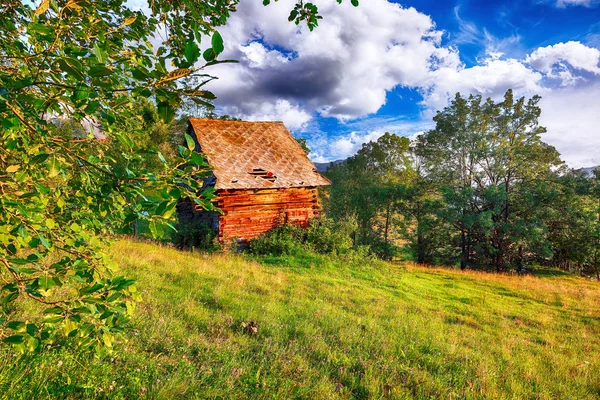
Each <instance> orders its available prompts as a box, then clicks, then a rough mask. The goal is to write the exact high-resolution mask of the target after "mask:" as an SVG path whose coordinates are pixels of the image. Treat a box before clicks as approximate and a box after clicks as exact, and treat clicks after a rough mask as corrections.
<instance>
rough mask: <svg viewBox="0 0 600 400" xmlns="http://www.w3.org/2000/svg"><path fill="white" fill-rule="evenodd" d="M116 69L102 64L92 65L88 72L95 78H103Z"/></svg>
mask: <svg viewBox="0 0 600 400" xmlns="http://www.w3.org/2000/svg"><path fill="white" fill-rule="evenodd" d="M113 72H114V71H113V70H112V69H110V68H106V67H104V66H102V65H97V66H94V67H91V68H90V69H89V71H88V74H89V75H90V76H91V77H93V78H102V77H104V76H108V75H111V74H112V73H113Z"/></svg>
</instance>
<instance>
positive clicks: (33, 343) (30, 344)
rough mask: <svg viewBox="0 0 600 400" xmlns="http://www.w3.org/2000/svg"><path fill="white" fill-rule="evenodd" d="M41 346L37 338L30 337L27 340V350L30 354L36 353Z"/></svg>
mask: <svg viewBox="0 0 600 400" xmlns="http://www.w3.org/2000/svg"><path fill="white" fill-rule="evenodd" d="M39 346H40V341H39V339H38V338H36V337H30V338H29V339H27V350H28V351H30V352H32V353H33V352H34V351H36V350H37V349H38V347H39Z"/></svg>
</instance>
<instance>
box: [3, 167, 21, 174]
mask: <svg viewBox="0 0 600 400" xmlns="http://www.w3.org/2000/svg"><path fill="white" fill-rule="evenodd" d="M20 168H21V166H20V165H10V166H9V167H8V168H6V172H8V173H12V172H17V171H18V170H19V169H20Z"/></svg>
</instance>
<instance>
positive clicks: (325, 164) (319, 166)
mask: <svg viewBox="0 0 600 400" xmlns="http://www.w3.org/2000/svg"><path fill="white" fill-rule="evenodd" d="M344 161H346V160H335V161H329V162H316V163H313V164H314V165H315V167H317V171H319V172H327V169H328V168H329V167H331V166H332V165H339V164H341V163H343V162H344Z"/></svg>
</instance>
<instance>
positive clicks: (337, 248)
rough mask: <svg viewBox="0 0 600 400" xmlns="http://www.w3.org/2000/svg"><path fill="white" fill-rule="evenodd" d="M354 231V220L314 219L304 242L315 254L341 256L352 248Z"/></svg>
mask: <svg viewBox="0 0 600 400" xmlns="http://www.w3.org/2000/svg"><path fill="white" fill-rule="evenodd" d="M356 229H358V224H357V222H356V220H355V219H344V220H341V221H334V220H332V219H331V218H315V219H313V220H312V221H311V222H310V226H309V228H308V231H307V234H306V242H307V244H308V245H309V246H310V247H311V248H312V249H313V250H314V251H316V252H317V253H321V254H328V253H335V254H342V253H345V252H347V251H349V250H350V249H351V248H352V245H353V244H354V241H353V240H352V235H353V233H354V232H355V231H356Z"/></svg>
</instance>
